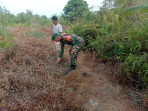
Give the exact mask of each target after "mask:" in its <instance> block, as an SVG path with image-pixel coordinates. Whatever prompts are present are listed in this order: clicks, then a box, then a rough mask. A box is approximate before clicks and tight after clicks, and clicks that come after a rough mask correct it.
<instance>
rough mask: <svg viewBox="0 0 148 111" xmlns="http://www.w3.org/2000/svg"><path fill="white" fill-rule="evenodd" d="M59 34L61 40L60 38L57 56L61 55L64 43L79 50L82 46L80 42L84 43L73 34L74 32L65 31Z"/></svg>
mask: <svg viewBox="0 0 148 111" xmlns="http://www.w3.org/2000/svg"><path fill="white" fill-rule="evenodd" d="M60 36H61V40H60V42H61V50H60V53H59V57H62V56H63V52H64V45H65V44H68V45H71V46H74V48H75V49H77V50H79V49H80V48H81V47H82V44H83V43H84V40H83V39H82V38H81V37H79V36H77V35H74V34H68V33H66V34H62V35H60Z"/></svg>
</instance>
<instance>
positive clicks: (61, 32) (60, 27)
mask: <svg viewBox="0 0 148 111" xmlns="http://www.w3.org/2000/svg"><path fill="white" fill-rule="evenodd" d="M59 32H60V35H61V34H63V28H62V26H61V25H59Z"/></svg>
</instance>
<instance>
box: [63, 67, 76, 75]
mask: <svg viewBox="0 0 148 111" xmlns="http://www.w3.org/2000/svg"><path fill="white" fill-rule="evenodd" d="M75 68H76V66H74V65H71V66H70V68H69V69H67V70H66V71H64V72H63V74H65V75H66V74H67V73H68V72H70V71H72V70H74V69H75Z"/></svg>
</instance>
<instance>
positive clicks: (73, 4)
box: [63, 0, 89, 21]
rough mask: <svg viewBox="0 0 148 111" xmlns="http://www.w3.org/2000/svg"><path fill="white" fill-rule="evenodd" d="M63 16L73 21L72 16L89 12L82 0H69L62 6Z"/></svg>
mask: <svg viewBox="0 0 148 111" xmlns="http://www.w3.org/2000/svg"><path fill="white" fill-rule="evenodd" d="M63 11H64V15H63V16H64V17H65V19H67V20H70V21H73V20H74V17H82V16H84V15H86V14H87V13H88V12H89V9H88V4H87V2H86V1H84V0H70V1H68V3H67V5H66V6H65V7H64V10H63Z"/></svg>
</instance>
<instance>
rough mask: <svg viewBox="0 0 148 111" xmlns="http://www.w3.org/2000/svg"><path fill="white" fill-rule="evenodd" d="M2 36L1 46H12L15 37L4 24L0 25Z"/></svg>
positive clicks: (0, 34) (0, 35)
mask: <svg viewBox="0 0 148 111" xmlns="http://www.w3.org/2000/svg"><path fill="white" fill-rule="evenodd" d="M0 37H1V38H0V47H2V48H8V47H11V46H12V44H13V37H12V35H11V34H10V33H9V32H8V30H7V29H6V27H4V26H3V27H2V26H0Z"/></svg>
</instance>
